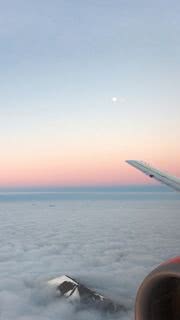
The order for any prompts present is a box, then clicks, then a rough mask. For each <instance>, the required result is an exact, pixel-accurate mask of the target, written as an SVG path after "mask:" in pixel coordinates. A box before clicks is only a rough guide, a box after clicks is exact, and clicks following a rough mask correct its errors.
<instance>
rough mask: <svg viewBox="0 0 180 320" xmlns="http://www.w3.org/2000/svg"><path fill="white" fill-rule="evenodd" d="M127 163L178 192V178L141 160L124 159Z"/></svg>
mask: <svg viewBox="0 0 180 320" xmlns="http://www.w3.org/2000/svg"><path fill="white" fill-rule="evenodd" d="M126 162H127V163H128V164H130V165H131V166H133V167H135V168H136V169H138V170H140V171H142V172H143V173H145V174H146V175H148V176H149V177H150V178H154V179H156V180H158V181H160V182H162V183H164V184H166V185H167V186H169V187H171V188H172V189H174V190H176V191H179V192H180V179H179V178H177V177H175V176H172V175H169V174H167V173H165V172H162V171H160V170H158V169H155V168H153V167H151V166H150V165H149V164H147V163H146V162H143V161H136V160H126Z"/></svg>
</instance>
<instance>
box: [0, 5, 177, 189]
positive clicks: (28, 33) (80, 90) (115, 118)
mask: <svg viewBox="0 0 180 320" xmlns="http://www.w3.org/2000/svg"><path fill="white" fill-rule="evenodd" d="M0 26H1V27H0V59H1V72H0V81H1V94H0V108H1V116H0V128H1V135H0V147H1V157H0V164H1V165H0V186H1V187H18V186H83V185H86V186H99V185H103V186H106V185H112V186H113V185H114V186H117V185H124V184H125V185H128V184H143V183H145V184H146V183H147V184H148V183H152V182H151V181H150V180H148V178H147V177H145V176H143V174H142V173H140V172H138V171H136V170H135V169H133V168H131V167H130V166H128V165H127V164H125V162H124V161H125V160H126V159H136V160H144V161H147V162H149V163H151V164H152V165H154V166H156V167H158V168H159V169H164V170H166V171H169V172H171V173H172V174H175V175H179V176H180V148H179V145H180V125H179V123H180V1H178V0H177V1H175V0H172V1H166V0H151V1H145V0H143V1H139V0H136V1H134V0H76V1H75V0H52V1H49V0H48V1H47V0H31V1H24V0H6V1H3V2H1V5H0Z"/></svg>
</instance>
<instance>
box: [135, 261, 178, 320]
mask: <svg viewBox="0 0 180 320" xmlns="http://www.w3.org/2000/svg"><path fill="white" fill-rule="evenodd" d="M135 319H136V320H179V319H180V257H176V258H174V259H171V260H168V261H167V262H165V263H163V264H161V265H160V266H159V267H158V268H156V269H155V270H154V271H152V272H151V273H150V274H149V275H148V276H147V277H146V278H145V279H144V281H143V283H142V284H141V286H140V288H139V290H138V293H137V297H136V304H135Z"/></svg>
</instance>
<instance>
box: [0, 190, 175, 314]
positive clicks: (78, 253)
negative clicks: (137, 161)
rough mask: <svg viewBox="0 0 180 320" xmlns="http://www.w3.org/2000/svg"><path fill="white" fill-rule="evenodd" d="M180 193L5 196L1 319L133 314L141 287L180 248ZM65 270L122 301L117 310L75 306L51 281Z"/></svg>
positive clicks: (1, 205)
mask: <svg viewBox="0 0 180 320" xmlns="http://www.w3.org/2000/svg"><path fill="white" fill-rule="evenodd" d="M179 227H180V197H179V198H178V197H177V198H176V199H174V198H171V195H169V196H168V197H167V196H166V194H165V195H164V198H163V197H162V196H161V197H160V198H159V199H158V198H157V196H156V197H155V198H154V199H153V196H152V195H151V196H150V197H149V198H148V196H147V195H146V197H145V199H144V197H143V196H142V197H141V199H139V197H137V199H136V198H135V197H134V196H133V198H131V194H129V196H127V194H126V195H124V196H121V197H119V200H118V196H117V197H116V199H115V200H114V199H111V197H109V198H108V197H107V196H106V195H104V199H103V197H101V199H98V198H97V199H95V198H94V199H89V200H88V198H85V199H84V198H82V199H80V197H78V198H77V199H69V200H68V199H64V200H63V199H62V197H61V200H59V199H58V197H56V199H53V201H52V198H48V195H47V197H46V200H45V199H43V200H38V197H36V198H35V199H34V200H33V199H31V200H27V199H26V201H25V200H23V197H22V199H18V200H16V201H15V200H13V201H5V200H4V199H3V201H0V319H1V320H35V319H36V320H102V319H107V320H110V319H111V320H114V319H122V320H130V319H133V317H134V316H133V308H134V300H135V296H136V291H137V288H138V286H139V284H140V283H141V281H142V280H143V278H144V277H145V276H146V275H147V274H148V273H149V272H150V271H151V270H152V269H153V268H154V267H155V266H156V265H158V264H159V263H160V262H162V261H164V260H166V259H168V258H170V257H172V256H176V255H178V254H179V249H180V236H179ZM63 274H67V275H69V276H71V277H74V278H75V279H78V280H79V281H80V282H81V283H84V284H85V285H87V286H88V287H90V288H93V289H96V290H97V291H98V292H100V293H103V294H104V295H105V296H107V297H110V298H112V299H114V300H115V301H117V302H119V303H121V304H122V305H123V306H124V308H125V311H122V312H121V313H119V314H116V315H109V314H101V313H100V312H97V311H96V310H85V309H77V307H76V306H74V305H71V304H70V303H68V302H66V301H61V300H60V299H59V298H57V296H56V293H55V292H54V290H52V289H51V288H49V287H48V286H47V284H46V283H47V280H49V279H52V278H54V277H57V276H60V275H63Z"/></svg>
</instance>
